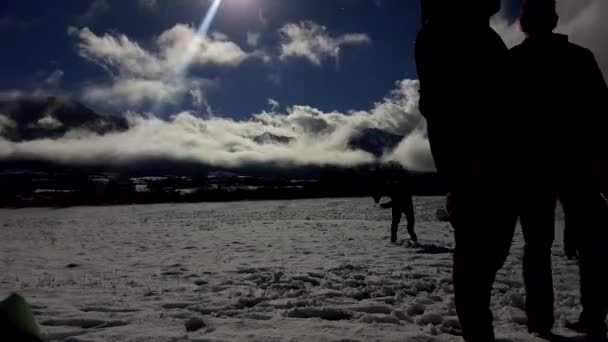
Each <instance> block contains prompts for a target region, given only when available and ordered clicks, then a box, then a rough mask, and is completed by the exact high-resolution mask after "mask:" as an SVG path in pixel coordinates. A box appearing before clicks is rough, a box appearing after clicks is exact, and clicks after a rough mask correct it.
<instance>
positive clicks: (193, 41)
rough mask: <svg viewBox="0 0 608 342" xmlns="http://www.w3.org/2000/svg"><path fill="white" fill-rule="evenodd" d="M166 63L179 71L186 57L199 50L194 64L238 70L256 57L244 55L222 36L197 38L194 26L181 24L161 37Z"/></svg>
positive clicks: (195, 55)
mask: <svg viewBox="0 0 608 342" xmlns="http://www.w3.org/2000/svg"><path fill="white" fill-rule="evenodd" d="M158 46H159V47H160V49H161V55H162V57H163V59H164V60H165V61H166V62H167V63H168V64H169V65H170V66H172V67H174V68H176V67H178V66H179V65H180V64H181V63H183V56H184V53H187V51H189V50H191V49H193V46H194V47H196V49H197V51H195V54H194V56H193V60H192V62H193V63H194V64H195V65H209V64H212V65H224V66H238V65H240V64H241V63H243V62H244V61H245V60H246V59H248V58H252V57H256V56H255V55H253V54H250V53H247V52H245V51H243V49H241V48H240V47H239V46H238V45H237V44H235V43H233V42H231V41H229V40H228V37H227V36H226V35H224V34H222V33H218V32H215V33H212V34H210V35H209V36H201V35H199V34H197V33H196V32H195V31H194V29H193V28H192V27H191V26H187V25H183V24H177V25H175V26H174V27H173V28H171V29H169V30H167V31H165V32H163V33H162V34H161V35H160V36H159V37H158Z"/></svg>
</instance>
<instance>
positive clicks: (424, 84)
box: [416, 0, 518, 342]
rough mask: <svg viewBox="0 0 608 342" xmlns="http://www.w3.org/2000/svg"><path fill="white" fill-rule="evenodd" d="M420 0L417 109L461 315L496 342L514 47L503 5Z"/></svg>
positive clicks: (468, 336) (470, 332) (477, 335)
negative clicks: (494, 25) (451, 234)
mask: <svg viewBox="0 0 608 342" xmlns="http://www.w3.org/2000/svg"><path fill="white" fill-rule="evenodd" d="M422 4H423V10H424V13H423V16H424V17H425V19H426V20H425V22H424V24H423V28H422V30H421V31H420V32H419V34H418V37H417V40H416V62H417V66H418V76H419V79H420V110H421V112H422V114H423V115H424V116H425V118H426V120H427V124H428V136H429V141H430V144H431V150H432V153H433V157H434V159H435V163H436V166H437V169H438V171H439V173H440V174H441V175H442V177H444V178H445V180H446V181H447V183H448V187H449V191H450V195H449V196H448V211H449V216H450V222H451V224H452V226H453V227H454V231H455V240H456V248H455V251H454V270H453V277H454V291H455V301H456V311H457V313H458V317H459V319H460V323H461V325H462V332H463V337H464V339H465V340H466V341H483V342H488V341H494V329H493V326H492V322H493V316H492V312H491V310H490V299H491V292H492V284H493V283H494V280H495V276H496V272H497V271H498V270H499V269H500V268H501V267H502V265H503V264H504V261H505V260H506V258H507V256H508V254H509V251H510V247H511V241H512V238H513V232H514V230H515V226H516V222H517V218H518V212H517V207H516V192H515V191H514V190H515V187H514V185H516V184H517V182H516V179H515V178H514V174H515V173H514V170H513V167H514V165H515V164H516V163H514V161H513V160H514V157H515V155H516V152H517V150H516V149H515V148H514V147H513V144H512V142H513V139H512V134H513V133H514V129H513V126H514V123H513V120H512V119H511V117H510V116H509V115H507V111H506V110H505V109H503V108H504V104H505V103H507V102H508V101H507V96H506V91H507V89H508V88H509V86H508V84H506V82H505V81H506V80H507V76H506V65H507V64H506V63H507V58H508V49H507V47H506V46H505V44H504V43H503V41H502V40H501V39H500V37H499V36H498V34H496V32H494V31H493V30H492V29H491V28H490V23H489V19H490V17H491V16H492V15H493V14H495V13H496V12H498V10H499V9H500V1H499V0H470V1H447V0H446V1H442V0H435V1H433V0H426V1H425V0H423V3H422Z"/></svg>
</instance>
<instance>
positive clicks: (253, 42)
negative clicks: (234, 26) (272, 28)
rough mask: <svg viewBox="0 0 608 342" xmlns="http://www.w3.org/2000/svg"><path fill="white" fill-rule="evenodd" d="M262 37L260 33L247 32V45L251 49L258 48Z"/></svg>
mask: <svg viewBox="0 0 608 342" xmlns="http://www.w3.org/2000/svg"><path fill="white" fill-rule="evenodd" d="M261 37H262V35H261V34H260V33H259V32H247V44H248V45H249V46H251V47H258V45H260V38H261Z"/></svg>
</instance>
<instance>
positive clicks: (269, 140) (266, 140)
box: [253, 132, 293, 145]
mask: <svg viewBox="0 0 608 342" xmlns="http://www.w3.org/2000/svg"><path fill="white" fill-rule="evenodd" d="M253 141H254V142H256V143H257V144H260V145H266V144H289V143H290V142H292V141H293V138H291V137H285V136H281V135H274V134H272V133H268V132H266V133H264V134H260V135H258V136H257V137H255V138H253Z"/></svg>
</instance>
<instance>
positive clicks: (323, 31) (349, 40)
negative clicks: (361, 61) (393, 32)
mask: <svg viewBox="0 0 608 342" xmlns="http://www.w3.org/2000/svg"><path fill="white" fill-rule="evenodd" d="M280 33H281V47H280V50H281V54H280V58H281V59H282V60H286V59H288V58H293V57H296V58H304V59H307V60H308V61H310V62H311V63H312V64H314V65H321V63H322V61H323V59H326V58H334V59H337V58H338V57H339V56H340V51H341V49H342V47H344V46H349V45H365V44H369V43H370V42H371V40H370V38H369V37H368V36H367V35H365V34H361V33H349V34H345V35H341V36H338V37H332V36H331V35H330V34H329V32H328V30H327V28H326V27H325V26H322V25H319V24H316V23H314V22H312V21H303V22H299V23H289V24H286V25H285V26H283V27H282V28H281V30H280Z"/></svg>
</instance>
